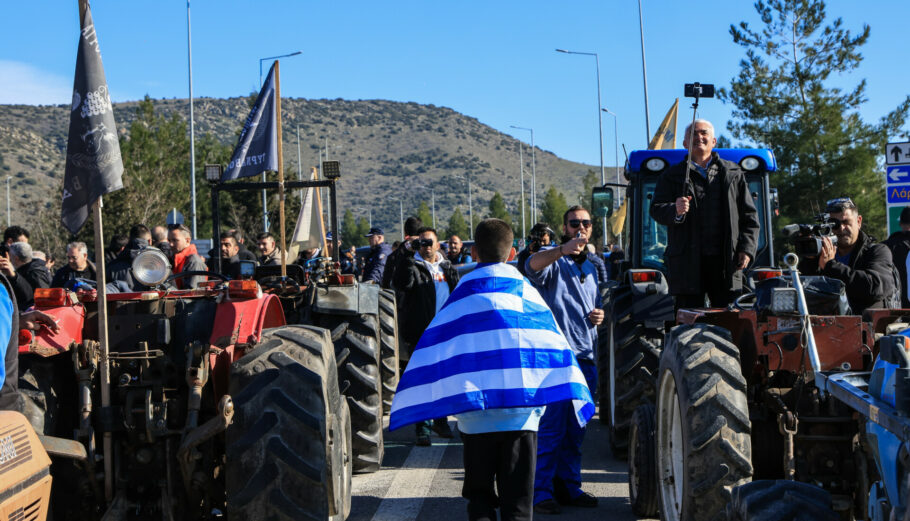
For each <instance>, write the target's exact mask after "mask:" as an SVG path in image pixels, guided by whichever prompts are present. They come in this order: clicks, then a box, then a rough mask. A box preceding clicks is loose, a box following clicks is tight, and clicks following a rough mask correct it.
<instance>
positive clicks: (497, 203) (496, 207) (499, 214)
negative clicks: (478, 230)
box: [489, 192, 512, 226]
mask: <svg viewBox="0 0 910 521" xmlns="http://www.w3.org/2000/svg"><path fill="white" fill-rule="evenodd" d="M489 208H490V217H491V218H494V219H502V220H503V221H505V222H506V224H508V225H509V226H511V225H512V216H511V215H510V214H509V211H508V210H507V209H506V201H505V200H504V199H503V198H502V195H501V194H500V193H499V192H493V197H492V198H491V199H490V205H489Z"/></svg>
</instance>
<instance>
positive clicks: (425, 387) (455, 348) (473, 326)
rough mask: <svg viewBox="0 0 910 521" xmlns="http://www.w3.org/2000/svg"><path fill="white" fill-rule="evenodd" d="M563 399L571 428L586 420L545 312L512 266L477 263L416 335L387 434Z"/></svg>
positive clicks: (566, 350) (573, 374) (565, 346)
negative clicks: (571, 413) (572, 418)
mask: <svg viewBox="0 0 910 521" xmlns="http://www.w3.org/2000/svg"><path fill="white" fill-rule="evenodd" d="M563 400H572V401H573V404H574V406H575V415H576V417H577V418H578V423H579V425H582V426H583V425H584V424H585V423H587V421H588V420H589V419H590V418H591V416H593V415H594V403H593V400H592V399H591V391H590V390H589V389H588V386H587V384H586V383H585V377H584V374H582V372H581V369H580V368H579V367H578V362H577V361H576V360H575V355H574V353H573V352H572V349H571V348H570V347H569V343H568V342H567V341H566V338H565V336H564V335H563V334H562V331H560V329H559V326H557V325H556V320H555V319H554V318H553V313H552V312H551V311H550V308H549V307H547V305H546V303H545V302H544V300H543V298H541V296H540V294H539V293H538V292H537V290H536V289H534V287H533V286H531V284H530V283H529V282H527V281H526V280H525V279H524V277H522V275H521V273H519V272H518V270H516V269H515V268H514V267H512V266H510V265H508V264H505V263H495V264H480V265H478V267H477V268H476V269H475V270H474V271H472V272H471V273H469V274H468V275H466V276H465V277H464V278H462V279H461V281H460V282H459V283H458V286H457V287H456V288H455V290H454V291H453V292H452V294H451V295H450V296H449V299H448V300H447V301H446V303H445V305H444V306H443V307H442V309H441V310H440V311H439V313H437V314H436V317H435V318H434V319H433V321H432V322H431V323H430V325H429V327H427V330H426V331H425V332H424V333H423V336H422V337H420V342H418V343H417V347H416V348H415V349H414V354H413V355H412V356H411V360H410V362H408V367H407V369H406V370H405V372H404V374H403V375H402V376H401V381H400V382H399V384H398V390H397V392H396V394H395V399H394V401H393V402H392V413H391V418H390V420H389V428H390V429H392V430H394V429H397V428H399V427H403V426H405V425H408V424H411V423H416V422H420V421H424V420H429V419H432V418H440V417H442V416H448V415H451V414H458V413H462V412H468V411H476V410H480V409H499V408H505V407H531V406H540V405H546V404H548V403H554V402H560V401H563Z"/></svg>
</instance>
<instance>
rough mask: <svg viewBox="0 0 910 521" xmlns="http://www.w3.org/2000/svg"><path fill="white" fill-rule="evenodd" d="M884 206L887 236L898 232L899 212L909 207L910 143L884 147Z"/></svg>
mask: <svg viewBox="0 0 910 521" xmlns="http://www.w3.org/2000/svg"><path fill="white" fill-rule="evenodd" d="M885 165H886V172H885V204H886V206H887V208H888V235H891V234H892V233H894V232H896V231H899V230H900V229H901V227H900V222H899V220H900V216H901V211H902V210H903V209H904V208H905V207H907V206H910V142H903V143H888V144H887V145H886V146H885Z"/></svg>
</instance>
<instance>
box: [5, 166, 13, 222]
mask: <svg viewBox="0 0 910 521" xmlns="http://www.w3.org/2000/svg"><path fill="white" fill-rule="evenodd" d="M12 178H13V176H10V175H8V176H6V227H7V228H9V227H10V226H11V225H12V224H11V219H10V215H9V180H10V179H12Z"/></svg>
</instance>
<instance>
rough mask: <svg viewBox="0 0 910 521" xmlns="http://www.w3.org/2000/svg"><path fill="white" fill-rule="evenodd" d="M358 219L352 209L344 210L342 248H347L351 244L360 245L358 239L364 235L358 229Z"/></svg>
mask: <svg viewBox="0 0 910 521" xmlns="http://www.w3.org/2000/svg"><path fill="white" fill-rule="evenodd" d="M357 228H358V227H357V220H356V219H354V212H352V211H351V210H350V209H348V210H345V211H344V219H343V220H342V222H341V248H342V249H347V248H350V247H351V246H359V244H357V242H358V241H357V239H358V238H359V236H361V235H363V234H361V233H359V232H360V230H358V229H357Z"/></svg>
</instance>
